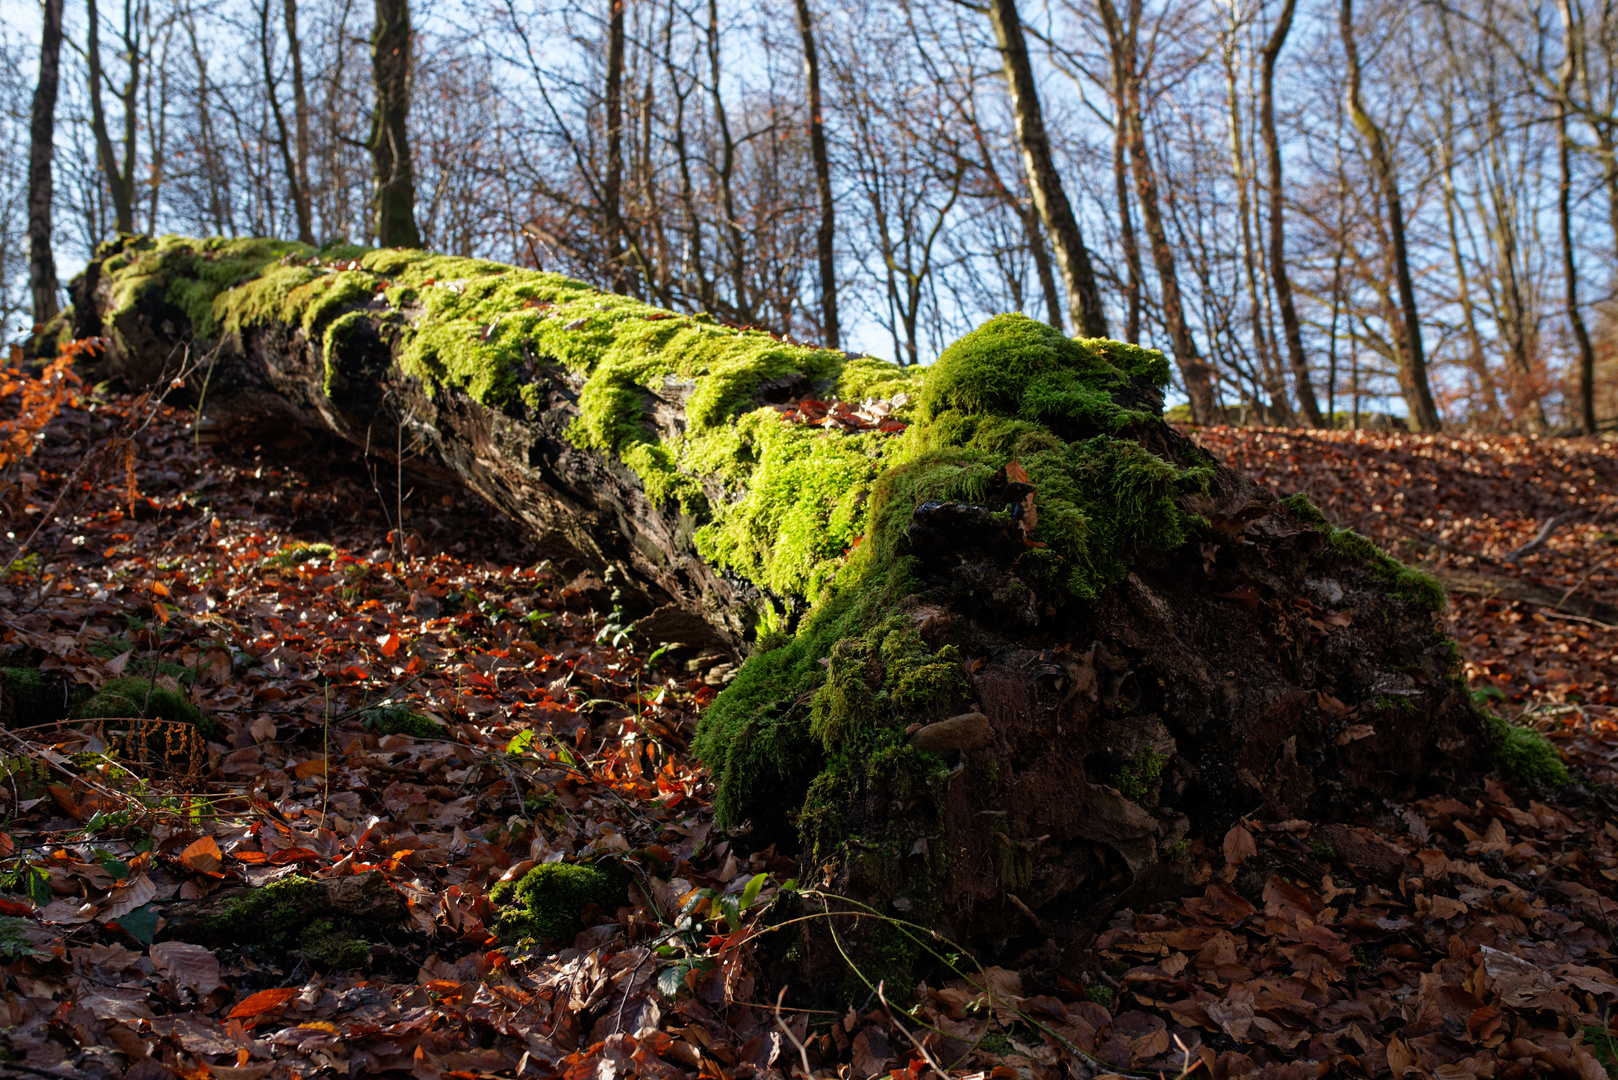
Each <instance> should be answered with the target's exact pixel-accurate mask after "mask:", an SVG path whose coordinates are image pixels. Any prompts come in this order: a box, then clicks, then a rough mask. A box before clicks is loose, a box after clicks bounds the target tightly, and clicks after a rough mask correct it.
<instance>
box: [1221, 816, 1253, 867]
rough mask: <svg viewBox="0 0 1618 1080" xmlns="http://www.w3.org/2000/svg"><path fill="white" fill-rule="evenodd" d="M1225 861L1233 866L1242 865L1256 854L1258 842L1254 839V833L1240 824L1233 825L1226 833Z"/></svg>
mask: <svg viewBox="0 0 1618 1080" xmlns="http://www.w3.org/2000/svg"><path fill="white" fill-rule="evenodd" d="M1224 850H1225V861H1226V862H1227V863H1229V864H1230V865H1232V866H1240V865H1241V864H1242V863H1244V862H1246V861H1247V860H1248V859H1250V858H1252V857H1253V856H1254V855H1257V854H1258V844H1257V843H1256V842H1255V841H1254V840H1253V834H1252V833H1250V832H1248V831H1247V830H1246V829H1244V828H1242V827H1241V826H1240V825H1233V826H1231V829H1230V831H1229V832H1228V833H1226V834H1225V845H1224Z"/></svg>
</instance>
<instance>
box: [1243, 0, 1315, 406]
mask: <svg viewBox="0 0 1618 1080" xmlns="http://www.w3.org/2000/svg"><path fill="white" fill-rule="evenodd" d="M1297 6H1298V4H1297V0H1282V3H1281V14H1280V15H1279V16H1278V17H1277V18H1276V20H1275V28H1274V29H1272V30H1271V31H1270V36H1269V39H1268V40H1267V41H1266V42H1265V43H1264V51H1263V54H1262V75H1261V77H1260V90H1259V127H1260V130H1261V131H1262V132H1263V137H1264V154H1265V158H1266V160H1267V162H1268V164H1269V174H1270V281H1271V282H1272V284H1273V285H1274V287H1275V301H1276V306H1277V307H1279V308H1280V309H1281V334H1282V337H1283V339H1284V340H1285V341H1286V346H1287V359H1288V360H1289V361H1290V363H1291V365H1292V388H1293V392H1294V393H1296V394H1297V395H1298V408H1299V409H1300V410H1301V411H1302V412H1303V415H1304V419H1305V420H1307V421H1308V423H1309V425H1310V426H1311V427H1321V426H1322V425H1323V423H1324V420H1323V418H1322V417H1321V415H1320V403H1319V402H1318V401H1316V400H1315V387H1314V384H1313V383H1312V382H1311V381H1310V379H1309V359H1308V357H1307V356H1306V355H1305V354H1304V351H1303V328H1302V326H1301V324H1300V323H1299V321H1298V309H1297V305H1296V304H1295V303H1294V301H1293V298H1292V274H1291V271H1289V270H1288V269H1287V247H1286V182H1285V180H1284V179H1283V177H1282V170H1281V140H1280V138H1279V137H1278V136H1277V134H1276V131H1275V64H1276V61H1277V60H1278V59H1279V58H1280V56H1281V49H1282V47H1283V46H1284V45H1286V41H1287V35H1288V34H1290V33H1291V31H1292V17H1293V13H1294V12H1295V11H1296V9H1297Z"/></svg>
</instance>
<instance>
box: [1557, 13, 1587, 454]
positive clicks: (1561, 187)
mask: <svg viewBox="0 0 1618 1080" xmlns="http://www.w3.org/2000/svg"><path fill="white" fill-rule="evenodd" d="M1556 9H1557V11H1558V12H1560V13H1561V16H1562V67H1561V70H1560V72H1558V75H1559V78H1558V79H1557V84H1556V90H1557V94H1556V160H1557V165H1558V167H1559V169H1560V175H1559V177H1558V180H1559V182H1558V184H1557V189H1556V218H1557V225H1558V227H1559V228H1558V233H1559V235H1560V237H1561V240H1562V288H1563V290H1564V293H1563V295H1564V297H1565V298H1566V301H1567V321H1568V323H1569V325H1571V326H1572V328H1573V340H1574V341H1576V342H1577V343H1578V346H1579V424H1580V426H1581V427H1583V428H1584V433H1585V434H1586V435H1594V434H1595V433H1596V354H1595V349H1594V348H1593V347H1592V346H1591V344H1590V331H1589V330H1587V329H1586V328H1585V325H1584V316H1583V315H1580V314H1579V269H1578V265H1577V263H1576V261H1575V260H1574V258H1573V205H1572V203H1573V161H1572V155H1573V146H1572V142H1571V139H1570V137H1569V135H1568V131H1567V114H1568V112H1569V99H1570V98H1571V97H1572V94H1573V76H1574V74H1575V73H1576V72H1577V70H1578V53H1579V50H1578V47H1577V42H1576V33H1575V28H1574V24H1573V12H1572V10H1571V6H1570V5H1569V3H1568V0H1558V2H1557V5H1556Z"/></svg>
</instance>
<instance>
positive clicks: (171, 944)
mask: <svg viewBox="0 0 1618 1080" xmlns="http://www.w3.org/2000/svg"><path fill="white" fill-rule="evenodd" d="M148 952H149V953H150V955H151V957H152V966H153V967H155V968H157V972H158V974H159V975H162V976H163V977H165V978H168V979H172V980H174V985H175V986H178V987H181V988H182V989H187V990H191V991H193V992H194V993H195V994H196V995H197V997H198V998H203V997H206V996H208V995H209V994H211V993H213V992H214V990H215V989H217V988H218V987H219V985H220V982H219V959H218V958H217V957H216V956H214V954H213V953H212V952H210V951H209V950H207V949H205V948H203V947H202V946H201V945H190V944H187V943H185V942H181V941H162V942H158V943H157V944H156V945H153V946H152V947H151V948H150V949H149V950H148Z"/></svg>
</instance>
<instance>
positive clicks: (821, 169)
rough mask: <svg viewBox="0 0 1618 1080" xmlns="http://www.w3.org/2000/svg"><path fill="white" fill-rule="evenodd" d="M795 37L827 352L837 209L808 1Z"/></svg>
mask: <svg viewBox="0 0 1618 1080" xmlns="http://www.w3.org/2000/svg"><path fill="white" fill-rule="evenodd" d="M797 7H798V33H799V35H801V36H802V38H803V82H804V90H805V94H806V101H807V104H808V106H809V155H810V157H811V158H812V159H813V161H814V165H815V193H816V194H817V195H819V196H820V224H819V225H818V226H816V228H815V258H816V261H817V262H818V263H819V265H820V327H821V330H820V333H821V337H822V338H823V339H824V341H825V343H826V346H827V347H828V348H832V349H836V348H839V347H840V345H839V342H840V340H841V336H842V335H841V332H840V329H839V327H838V324H837V249H836V246H835V241H836V233H837V207H836V201H835V199H834V198H833V196H832V187H831V159H830V157H829V156H828V155H827V153H826V120H825V116H824V115H823V109H824V105H823V104H822V103H821V100H820V56H819V53H818V51H817V50H816V48H815V25H814V16H813V14H812V13H811V12H810V10H809V0H797Z"/></svg>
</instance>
